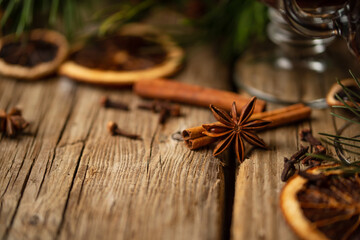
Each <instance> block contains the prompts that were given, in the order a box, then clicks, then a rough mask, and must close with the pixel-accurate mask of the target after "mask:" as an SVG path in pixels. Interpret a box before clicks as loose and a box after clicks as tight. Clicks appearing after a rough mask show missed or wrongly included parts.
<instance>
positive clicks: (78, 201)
mask: <svg viewBox="0 0 360 240" xmlns="http://www.w3.org/2000/svg"><path fill="white" fill-rule="evenodd" d="M88 169H89V163H87V164H86V169H85V174H84V178H83V179H82V181H81V186H80V191H79V196H78V198H77V204H78V205H79V203H80V200H81V196H82V193H83V187H84V183H85V180H86V176H87V171H88Z"/></svg>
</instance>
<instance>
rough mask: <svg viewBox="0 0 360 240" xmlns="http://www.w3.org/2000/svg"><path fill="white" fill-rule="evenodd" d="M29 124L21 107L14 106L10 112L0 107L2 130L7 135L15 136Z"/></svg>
mask: <svg viewBox="0 0 360 240" xmlns="http://www.w3.org/2000/svg"><path fill="white" fill-rule="evenodd" d="M28 125H29V123H28V122H27V121H26V120H25V119H24V118H23V117H22V113H21V110H20V109H18V108H12V109H11V110H10V111H9V112H8V113H6V112H5V111H4V110H2V109H0V132H2V133H5V135H6V136H8V137H14V136H16V135H17V134H18V133H21V132H22V131H23V130H24V129H25V128H26V127H27V126H28Z"/></svg>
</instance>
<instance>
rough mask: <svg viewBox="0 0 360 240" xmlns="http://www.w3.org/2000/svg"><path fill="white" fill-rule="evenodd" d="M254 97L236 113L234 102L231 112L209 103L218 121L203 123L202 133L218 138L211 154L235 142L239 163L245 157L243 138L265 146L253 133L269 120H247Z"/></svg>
mask: <svg viewBox="0 0 360 240" xmlns="http://www.w3.org/2000/svg"><path fill="white" fill-rule="evenodd" d="M255 102H256V97H253V98H252V99H251V100H250V101H249V102H248V103H247V104H246V105H245V106H244V107H243V108H242V110H241V113H240V115H239V116H238V115H237V109H236V103H235V102H233V104H232V109H231V113H230V114H228V113H227V112H226V111H224V110H223V109H220V108H217V107H215V106H213V105H210V109H211V111H212V113H213V114H214V116H215V118H216V119H217V120H218V121H219V122H220V123H215V124H204V125H202V126H203V128H204V129H205V130H206V131H204V132H203V134H205V135H207V136H209V137H215V138H219V142H218V143H217V145H216V147H215V149H214V152H213V155H214V156H217V155H219V154H220V153H222V152H223V151H225V149H227V148H228V147H229V146H230V145H231V144H232V143H233V142H235V152H236V157H237V159H238V161H239V163H242V162H243V161H244V159H245V146H244V140H245V141H247V142H249V143H250V144H252V145H255V146H258V147H261V148H266V144H265V142H264V141H263V140H262V139H261V138H259V137H258V136H257V135H256V134H255V130H260V129H262V128H265V127H266V126H267V125H268V124H270V123H271V122H269V121H265V120H260V119H257V120H249V118H250V117H251V115H252V114H253V112H254V108H255Z"/></svg>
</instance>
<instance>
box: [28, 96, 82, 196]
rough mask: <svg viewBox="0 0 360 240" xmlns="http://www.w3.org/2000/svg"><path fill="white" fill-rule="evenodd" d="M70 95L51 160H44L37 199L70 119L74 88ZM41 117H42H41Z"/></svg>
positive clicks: (73, 101)
mask: <svg viewBox="0 0 360 240" xmlns="http://www.w3.org/2000/svg"><path fill="white" fill-rule="evenodd" d="M71 95H72V98H71V101H70V106H71V107H70V108H69V111H68V113H67V115H66V118H65V122H64V124H63V126H62V128H61V130H60V133H59V137H58V139H57V141H56V144H55V147H54V153H53V155H52V157H51V160H50V159H48V161H47V162H46V167H45V172H44V175H43V177H42V179H41V183H40V186H39V189H38V191H37V193H36V198H35V199H38V197H39V195H40V192H41V189H42V186H43V184H44V181H45V178H46V175H47V173H48V172H50V171H51V168H52V165H53V163H54V160H55V158H56V150H57V148H58V146H59V143H60V140H61V138H62V136H63V134H64V132H65V129H66V126H67V125H68V123H69V120H70V116H71V113H72V111H73V109H74V105H75V95H76V90H74V91H72V93H71ZM41 119H44V118H41ZM39 126H40V124H39ZM49 160H50V166H49ZM48 166H49V167H48Z"/></svg>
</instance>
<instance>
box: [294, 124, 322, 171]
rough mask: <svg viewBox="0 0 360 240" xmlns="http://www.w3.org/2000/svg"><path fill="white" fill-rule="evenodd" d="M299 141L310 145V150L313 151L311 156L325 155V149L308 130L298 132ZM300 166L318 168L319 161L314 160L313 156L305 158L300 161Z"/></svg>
mask: <svg viewBox="0 0 360 240" xmlns="http://www.w3.org/2000/svg"><path fill="white" fill-rule="evenodd" d="M300 137H301V140H303V141H306V142H308V143H310V145H311V148H312V149H313V154H316V155H325V154H326V148H325V147H324V146H323V145H322V144H321V142H320V141H319V140H318V139H316V138H315V137H314V136H313V135H312V132H311V130H310V129H304V130H302V131H301V132H300ZM301 163H302V164H305V165H310V167H314V166H318V165H320V164H321V159H316V158H315V157H313V156H307V157H305V158H304V159H302V160H301Z"/></svg>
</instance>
